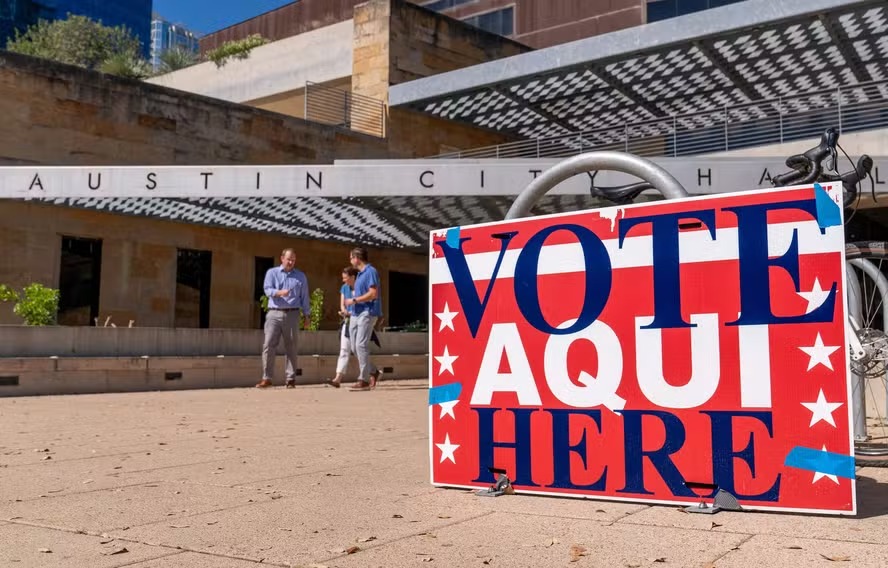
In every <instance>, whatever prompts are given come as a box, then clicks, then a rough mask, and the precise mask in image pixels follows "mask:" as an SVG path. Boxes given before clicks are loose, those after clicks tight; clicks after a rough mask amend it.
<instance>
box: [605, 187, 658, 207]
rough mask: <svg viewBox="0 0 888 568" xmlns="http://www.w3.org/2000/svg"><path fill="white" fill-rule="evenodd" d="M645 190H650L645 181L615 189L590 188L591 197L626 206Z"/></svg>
mask: <svg viewBox="0 0 888 568" xmlns="http://www.w3.org/2000/svg"><path fill="white" fill-rule="evenodd" d="M647 189H651V184H649V183H648V182H646V181H640V182H637V183H631V184H629V185H621V186H617V187H596V186H593V187H592V195H595V196H596V197H603V198H605V199H607V200H608V201H611V202H613V203H616V204H617V205H627V204H629V203H632V200H633V199H635V198H636V197H638V195H639V194H640V193H641V192H642V191H645V190H647Z"/></svg>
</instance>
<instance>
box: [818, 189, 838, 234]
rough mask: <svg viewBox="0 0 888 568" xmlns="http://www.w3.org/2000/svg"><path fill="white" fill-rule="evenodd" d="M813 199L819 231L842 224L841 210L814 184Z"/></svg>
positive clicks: (824, 191) (823, 190)
mask: <svg viewBox="0 0 888 568" xmlns="http://www.w3.org/2000/svg"><path fill="white" fill-rule="evenodd" d="M814 199H815V204H816V206H817V224H818V225H820V228H821V229H825V228H827V227H833V226H835V225H841V224H842V210H841V209H839V206H838V205H836V202H835V201H833V200H832V197H830V196H829V194H828V193H827V192H826V190H825V189H823V186H822V185H820V184H819V183H815V184H814Z"/></svg>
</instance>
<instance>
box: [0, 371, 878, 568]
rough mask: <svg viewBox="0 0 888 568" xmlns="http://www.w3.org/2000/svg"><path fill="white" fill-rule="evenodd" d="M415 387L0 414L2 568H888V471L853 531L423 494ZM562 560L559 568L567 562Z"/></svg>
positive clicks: (17, 409)
mask: <svg viewBox="0 0 888 568" xmlns="http://www.w3.org/2000/svg"><path fill="white" fill-rule="evenodd" d="M426 400H427V390H426V382H425V381H386V382H384V383H383V384H382V386H381V387H380V388H379V389H377V390H376V391H375V392H361V393H350V392H346V391H345V390H344V389H340V390H335V389H332V388H329V387H321V386H306V387H299V388H297V389H291V390H285V389H283V388H275V389H272V390H268V391H258V390H256V389H229V390H211V391H210V390H200V391H198V390H195V391H175V392H154V393H132V394H101V395H80V396H53V397H29V398H5V399H0V566H22V567H24V566H39V567H44V566H45V567H56V566H71V567H89V568H91V567H96V568H106V567H108V568H110V567H122V566H133V567H138V568H167V567H183V568H188V567H200V568H204V567H207V568H209V567H213V568H215V567H219V568H249V567H250V566H256V565H257V564H258V563H261V564H262V565H269V566H328V567H331V568H332V567H342V568H346V567H364V566H368V567H375V566H385V567H400V566H457V567H462V566H479V567H482V568H483V567H484V566H493V567H506V566H509V567H512V566H522V567H523V566H527V567H538V566H607V567H629V566H718V567H720V568H721V567H725V568H727V567H732V566H737V567H746V566H778V565H784V566H812V565H815V566H816V565H824V566H826V565H829V566H833V565H839V566H841V565H846V566H855V567H856V566H873V567H876V566H878V567H883V566H886V565H888V469H875V468H865V469H860V470H859V471H858V475H859V477H858V495H859V497H858V499H859V509H860V514H859V515H858V516H857V517H856V518H838V517H827V516H801V515H787V514H762V513H748V512H743V513H730V512H722V513H719V514H717V515H714V516H709V515H691V514H687V513H683V512H681V511H679V509H678V508H677V507H672V506H646V505H639V504H625V503H615V502H606V501H588V500H575V499H555V498H547V497H530V496H517V495H515V496H505V497H500V498H496V499H489V498H479V497H475V496H474V495H472V494H471V493H470V492H468V491H465V490H457V489H436V488H433V487H431V485H430V484H429V481H428V479H429V475H428V468H429V460H428V450H427V447H428V434H427V430H428V413H427V408H428V407H427V404H426ZM572 561H574V562H572Z"/></svg>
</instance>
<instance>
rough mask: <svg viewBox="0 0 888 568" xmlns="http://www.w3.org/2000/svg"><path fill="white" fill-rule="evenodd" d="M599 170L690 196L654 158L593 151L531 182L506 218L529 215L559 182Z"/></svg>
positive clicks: (668, 192) (665, 194)
mask: <svg viewBox="0 0 888 568" xmlns="http://www.w3.org/2000/svg"><path fill="white" fill-rule="evenodd" d="M596 170H613V171H616V172H623V173H626V174H629V175H633V176H636V177H640V178H641V179H643V180H644V181H646V182H648V183H650V184H651V185H652V186H654V188H655V189H656V190H657V191H659V192H660V193H662V194H663V197H665V198H666V199H680V198H682V197H687V196H688V192H687V190H686V189H685V188H684V187H683V186H682V185H681V184H680V183H679V182H678V180H676V179H675V178H674V177H672V175H671V174H670V173H669V172H667V171H666V170H664V169H663V168H661V167H660V166H658V165H657V164H655V163H654V162H651V161H650V160H646V159H644V158H642V157H639V156H634V155H632V154H626V153H623V152H589V153H586V154H580V155H578V156H574V157H572V158H568V159H566V160H562V161H561V162H558V163H557V164H555V165H554V166H552V167H551V168H549V169H548V170H546V171H545V172H543V173H542V175H540V176H539V177H538V178H536V179H535V180H533V181H532V182H530V185H528V186H527V187H526V188H524V190H523V191H522V192H521V193H520V194H519V195H518V197H517V198H516V199H515V201H514V202H513V203H512V207H510V208H509V212H508V213H506V219H507V220H508V219H519V218H521V217H529V216H530V215H531V213H530V211H531V209H533V206H534V205H535V204H536V202H537V201H539V200H540V198H541V197H542V196H544V195H545V194H546V193H548V192H549V191H550V190H552V189H553V188H554V187H555V186H556V185H558V184H559V183H561V182H563V181H564V180H566V179H569V178H571V177H573V176H575V175H577V174H582V173H586V172H592V171H596Z"/></svg>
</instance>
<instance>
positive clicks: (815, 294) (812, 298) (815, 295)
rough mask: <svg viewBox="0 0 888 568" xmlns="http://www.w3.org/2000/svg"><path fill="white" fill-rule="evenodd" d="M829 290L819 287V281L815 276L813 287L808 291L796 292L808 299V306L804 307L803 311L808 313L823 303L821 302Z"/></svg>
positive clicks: (824, 299)
mask: <svg viewBox="0 0 888 568" xmlns="http://www.w3.org/2000/svg"><path fill="white" fill-rule="evenodd" d="M829 292H830V291H829V290H824V289H823V288H821V287H820V281H819V280H818V279H817V278H815V279H814V287H813V288H811V291H810V292H796V294H798V295H799V296H801V297H802V298H804V299H805V300H807V301H808V307H807V308H805V313H806V314H810V313H811V312H813V311H814V310H816V309H817V308H819V307H820V306H822V305H823V302H825V301H826V299H827V298H828V297H829Z"/></svg>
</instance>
